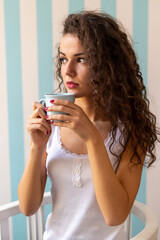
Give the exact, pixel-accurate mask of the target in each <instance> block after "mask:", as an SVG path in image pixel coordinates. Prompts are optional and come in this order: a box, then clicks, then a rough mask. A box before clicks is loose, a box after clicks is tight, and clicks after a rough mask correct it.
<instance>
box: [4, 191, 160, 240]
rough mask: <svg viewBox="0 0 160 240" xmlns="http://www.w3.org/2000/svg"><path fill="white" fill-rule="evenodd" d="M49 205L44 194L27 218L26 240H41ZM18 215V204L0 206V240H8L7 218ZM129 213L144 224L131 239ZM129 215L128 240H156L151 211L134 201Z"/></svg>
mask: <svg viewBox="0 0 160 240" xmlns="http://www.w3.org/2000/svg"><path fill="white" fill-rule="evenodd" d="M50 203H51V195H50V193H49V192H47V193H45V194H44V198H43V201H42V204H41V207H40V209H39V210H38V212H37V213H36V214H34V215H32V216H30V217H27V239H28V240H42V236H43V232H44V229H45V222H44V206H45V205H46V204H50ZM19 213H20V210H19V202H18V201H15V202H12V203H9V204H5V205H3V206H0V229H1V230H0V240H9V239H10V238H9V217H12V216H14V215H17V214H19ZM131 213H132V214H134V215H136V216H137V217H138V218H139V219H140V220H141V221H142V222H143V223H144V224H145V227H144V229H143V230H142V231H141V232H140V233H139V234H138V235H136V236H135V237H133V238H131ZM131 213H130V214H129V216H128V218H127V219H126V221H125V231H126V233H127V237H128V239H130V240H157V235H158V221H157V219H156V217H155V216H154V214H153V213H152V211H151V210H150V209H149V208H148V207H147V206H146V205H144V204H142V203H140V202H137V201H135V202H134V205H133V207H132V210H131Z"/></svg>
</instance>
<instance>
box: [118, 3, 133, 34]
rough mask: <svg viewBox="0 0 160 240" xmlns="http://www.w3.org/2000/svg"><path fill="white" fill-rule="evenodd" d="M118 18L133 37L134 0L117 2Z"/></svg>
mask: <svg viewBox="0 0 160 240" xmlns="http://www.w3.org/2000/svg"><path fill="white" fill-rule="evenodd" d="M116 7H117V9H116V12H117V14H116V15H117V16H116V18H117V19H118V20H120V22H121V23H122V24H123V26H124V27H125V29H126V30H127V32H129V34H130V35H131V36H132V32H133V0H127V1H126V0H117V5H116Z"/></svg>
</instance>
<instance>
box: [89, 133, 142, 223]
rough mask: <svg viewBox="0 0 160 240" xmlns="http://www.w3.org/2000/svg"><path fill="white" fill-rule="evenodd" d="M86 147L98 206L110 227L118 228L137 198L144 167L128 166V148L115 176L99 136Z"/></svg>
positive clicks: (129, 154) (129, 155) (129, 153)
mask: <svg viewBox="0 0 160 240" xmlns="http://www.w3.org/2000/svg"><path fill="white" fill-rule="evenodd" d="M86 146H87V150H88V155H89V161H90V165H91V171H92V177H93V183H94V187H95V194H96V198H97V201H98V204H99V207H100V209H101V211H102V214H103V216H104V218H105V221H106V223H107V224H108V225H111V226H114V225H119V224H121V223H123V222H124V221H125V219H126V218H127V216H128V214H129V212H130V210H131V207H132V205H133V202H134V200H135V197H136V195H137V192H138V189H139V185H140V180H141V174H142V166H141V165H138V166H134V167H132V168H130V167H129V160H130V157H131V152H130V150H129V147H128V146H127V148H126V150H125V152H124V153H123V155H122V158H121V161H120V164H119V167H118V170H117V172H116V173H115V172H114V170H113V167H112V165H111V163H110V160H109V157H108V154H107V151H106V148H105V146H104V143H103V140H102V138H101V136H100V135H99V134H97V137H95V136H94V137H93V138H92V139H91V140H89V141H88V142H87V143H86ZM143 161H144V155H143V157H142V162H143Z"/></svg>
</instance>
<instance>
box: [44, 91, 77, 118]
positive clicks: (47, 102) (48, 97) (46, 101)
mask: <svg viewBox="0 0 160 240" xmlns="http://www.w3.org/2000/svg"><path fill="white" fill-rule="evenodd" d="M44 96H45V98H44V99H43V98H42V99H40V100H39V103H41V104H43V105H44V106H45V107H50V106H53V105H54V103H51V102H50V101H51V100H55V99H64V100H68V101H70V102H73V103H74V100H75V95H74V93H50V94H45V95H44ZM53 114H65V115H68V114H67V113H64V112H55V111H47V115H48V116H49V115H53ZM55 121H59V120H55Z"/></svg>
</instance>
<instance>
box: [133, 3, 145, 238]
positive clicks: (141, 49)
mask: <svg viewBox="0 0 160 240" xmlns="http://www.w3.org/2000/svg"><path fill="white" fill-rule="evenodd" d="M133 41H134V49H135V51H136V54H137V56H138V62H139V64H140V68H141V71H142V75H143V78H144V83H145V85H146V86H147V62H148V0H141V1H139V0H134V1H133ZM136 199H137V200H138V201H140V202H142V203H144V204H145V203H146V169H145V168H144V169H143V174H142V180H141V185H140V189H139V192H138V195H137V198H136ZM142 228H143V224H139V222H138V221H136V219H134V218H133V232H132V234H133V236H134V235H135V234H137V233H138V232H140V231H141V230H142Z"/></svg>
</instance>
